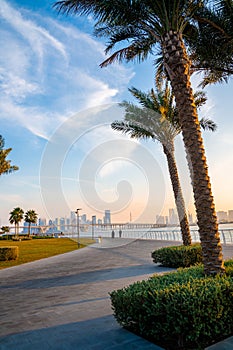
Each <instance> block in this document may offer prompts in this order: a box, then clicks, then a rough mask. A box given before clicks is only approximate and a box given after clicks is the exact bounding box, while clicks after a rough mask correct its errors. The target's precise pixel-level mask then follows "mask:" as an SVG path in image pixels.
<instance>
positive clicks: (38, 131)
mask: <svg viewBox="0 0 233 350" xmlns="http://www.w3.org/2000/svg"><path fill="white" fill-rule="evenodd" d="M52 4H53V2H52V1H45V0H41V1H35V2H32V1H29V0H18V1H17V0H11V1H9V0H0V45H1V55H0V84H1V89H0V120H1V130H0V131H1V132H0V133H1V134H2V135H3V137H4V138H5V142H6V147H12V148H13V150H12V152H11V154H10V157H9V158H10V159H11V160H12V164H15V165H18V166H19V168H20V170H19V171H17V172H16V173H14V174H11V175H4V176H1V178H0V199H1V207H0V219H1V222H0V224H1V225H4V224H8V218H9V212H10V211H11V210H12V209H13V208H14V207H16V206H20V207H22V208H23V209H24V210H25V211H26V210H28V209H35V210H36V211H37V212H38V213H39V216H40V217H47V218H55V217H58V216H69V212H70V211H72V210H75V209H76V208H77V207H79V208H82V212H83V213H87V214H88V216H91V215H94V214H95V215H97V216H98V217H100V218H101V217H102V216H103V211H104V209H111V211H112V213H113V214H114V216H113V220H114V221H128V220H129V215H130V212H131V213H132V217H133V220H138V221H151V222H153V221H154V219H155V215H156V214H166V213H167V210H168V208H170V207H174V201H173V196H172V192H171V185H170V181H169V177H168V172H167V167H166V161H165V158H164V155H163V154H162V152H161V147H160V146H159V145H158V144H156V143H154V142H138V141H137V142H136V141H132V140H130V139H129V138H128V137H126V136H122V135H120V134H118V133H117V132H113V131H112V130H111V129H110V127H109V124H110V123H111V122H112V121H114V120H115V119H121V118H123V114H122V110H121V109H120V108H119V106H118V104H117V103H119V102H121V101H122V100H123V99H127V100H132V101H133V98H132V97H131V95H130V93H129V92H128V90H127V89H128V87H131V86H135V87H137V88H139V89H141V90H145V91H147V90H149V89H150V88H151V87H153V77H154V73H153V58H151V59H148V60H147V62H145V63H143V64H140V65H139V64H137V63H130V64H114V65H112V66H109V67H107V68H103V69H101V68H99V64H100V63H101V62H102V61H103V60H104V59H105V55H104V42H103V41H101V40H99V39H98V40H97V39H96V38H95V37H93V36H92V28H93V21H92V18H91V17H88V18H85V19H84V18H79V17H74V16H62V15H59V14H58V13H57V12H56V11H55V10H54V9H53V8H52ZM199 79H200V76H199V75H198V76H196V77H194V78H193V84H194V86H196V85H197V84H198V81H199ZM232 87H233V85H232V81H231V82H229V83H228V84H222V85H215V86H211V87H209V88H207V89H206V91H207V93H208V103H207V105H206V106H205V108H204V110H203V111H202V114H203V115H208V116H209V117H212V118H213V119H214V120H215V121H216V122H217V124H218V131H217V132H216V133H214V134H211V133H205V134H203V136H204V141H205V145H206V154H207V160H208V165H209V171H210V176H211V182H212V187H213V194H214V197H215V203H216V209H217V210H227V209H233V199H232V193H233V184H232V173H233V156H232V146H233V137H232V132H233V122H232V116H231V114H232V107H233V104H232ZM176 153H177V159H178V165H179V169H180V175H181V180H182V184H183V187H184V193H185V200H186V203H187V207H188V208H189V210H190V211H194V208H193V200H192V191H191V187H190V180H189V177H188V172H187V167H186V161H185V154H184V150H183V145H182V141H181V138H180V137H178V138H177V141H176Z"/></svg>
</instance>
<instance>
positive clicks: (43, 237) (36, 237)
mask: <svg viewBox="0 0 233 350" xmlns="http://www.w3.org/2000/svg"><path fill="white" fill-rule="evenodd" d="M31 237H32V239H51V238H54V236H36V235H35V236H31Z"/></svg>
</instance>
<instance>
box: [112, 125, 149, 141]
mask: <svg viewBox="0 0 233 350" xmlns="http://www.w3.org/2000/svg"><path fill="white" fill-rule="evenodd" d="M111 127H112V129H113V130H117V131H121V132H122V133H123V134H128V135H130V137H131V138H135V139H148V138H151V139H155V138H154V135H153V133H152V132H151V131H150V130H147V128H146V127H145V126H143V125H141V124H140V123H137V122H135V121H134V122H132V121H115V122H113V123H112V124H111Z"/></svg>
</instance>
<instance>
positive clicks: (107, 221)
mask: <svg viewBox="0 0 233 350" xmlns="http://www.w3.org/2000/svg"><path fill="white" fill-rule="evenodd" d="M104 223H105V224H111V212H110V210H105V212H104Z"/></svg>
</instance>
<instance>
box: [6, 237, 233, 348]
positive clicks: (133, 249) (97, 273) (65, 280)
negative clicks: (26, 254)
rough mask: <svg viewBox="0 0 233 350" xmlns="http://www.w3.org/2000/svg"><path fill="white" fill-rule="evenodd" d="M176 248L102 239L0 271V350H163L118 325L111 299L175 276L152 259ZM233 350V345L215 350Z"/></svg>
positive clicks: (226, 251) (157, 243) (164, 243)
mask: <svg viewBox="0 0 233 350" xmlns="http://www.w3.org/2000/svg"><path fill="white" fill-rule="evenodd" d="M174 243H175V242H167V241H152V240H132V239H103V240H102V243H101V244H99V243H96V244H94V245H92V246H89V247H86V248H84V249H80V250H77V251H73V252H70V253H66V254H63V255H59V256H55V257H51V258H48V259H43V260H39V261H35V262H32V263H28V264H24V265H20V266H16V267H11V268H8V269H3V270H0V281H1V282H0V290H1V291H0V292H1V308H0V309H1V327H0V349H1V350H41V349H43V350H47V349H48V350H49V349H55V350H71V349H72V350H76V349H78V350H94V349H95V350H107V349H111V350H122V349H126V350H133V349H136V350H140V349H141V350H142V349H143V350H159V349H161V348H159V347H158V346H156V345H155V344H152V343H150V342H148V341H146V340H144V339H142V338H140V337H138V336H136V335H134V334H132V333H130V332H128V331H126V330H124V329H122V328H121V327H120V326H119V325H118V324H117V322H116V321H115V319H114V317H113V315H112V310H111V304H110V299H109V295H108V293H109V292H110V291H112V290H114V289H118V288H122V287H124V286H126V285H128V284H131V283H133V282H135V281H139V280H142V279H146V278H148V277H149V276H151V275H152V274H154V273H163V272H166V271H170V269H168V268H163V267H159V266H157V265H156V264H154V263H153V262H152V259H151V256H150V254H151V251H153V250H154V249H156V248H158V247H161V246H167V245H174ZM179 244H180V242H179ZM224 256H225V257H230V256H233V250H232V246H227V247H226V246H224ZM228 341H230V340H228ZM222 344H223V343H221V345H222ZM225 345H226V342H224V346H225ZM219 346H220V345H219ZM232 348H233V343H231V347H224V348H223V347H215V348H214V349H213V350H217V349H219V350H220V349H232Z"/></svg>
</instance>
